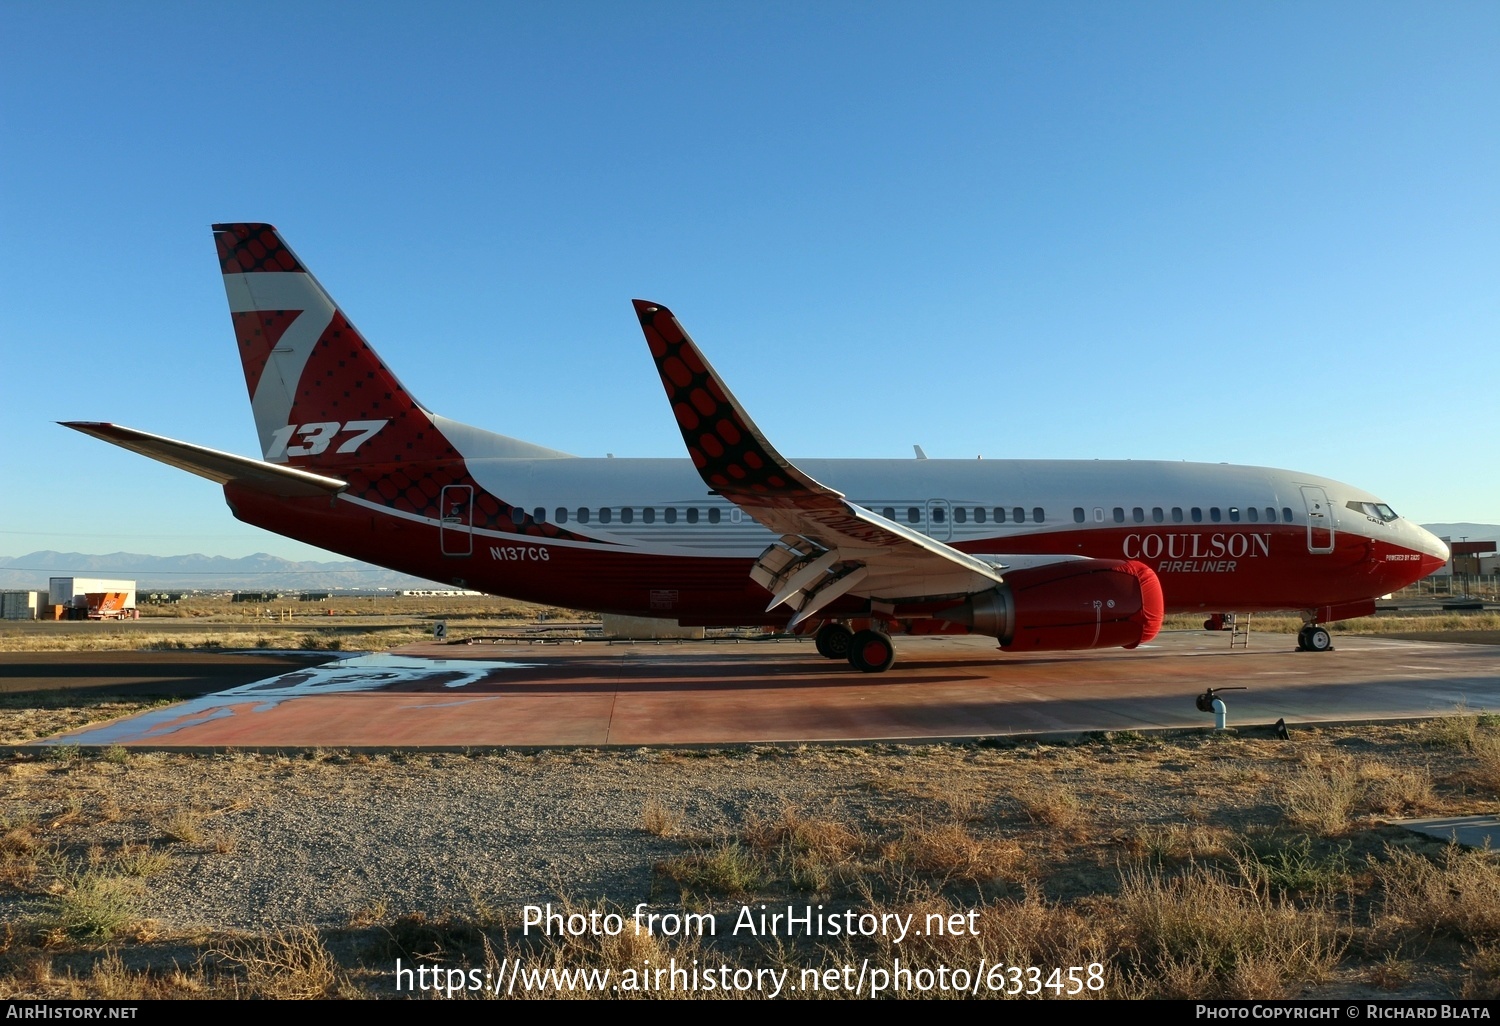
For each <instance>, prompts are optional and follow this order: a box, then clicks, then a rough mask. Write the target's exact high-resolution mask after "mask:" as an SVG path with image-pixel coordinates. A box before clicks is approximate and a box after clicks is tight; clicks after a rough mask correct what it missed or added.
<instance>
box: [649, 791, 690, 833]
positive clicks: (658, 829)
mask: <svg viewBox="0 0 1500 1026" xmlns="http://www.w3.org/2000/svg"><path fill="white" fill-rule="evenodd" d="M641 828H642V829H643V830H645V831H646V833H648V834H652V835H653V836H656V837H671V836H672V835H673V834H675V833H677V832H678V831H679V830H681V829H682V813H680V812H678V811H676V810H674V809H668V808H667V807H666V806H665V805H663V804H662V803H661V802H659V801H657V800H656V799H655V798H652V799H649V800H648V801H647V802H646V805H645V807H644V808H642V809H641Z"/></svg>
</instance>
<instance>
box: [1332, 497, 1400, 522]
mask: <svg viewBox="0 0 1500 1026" xmlns="http://www.w3.org/2000/svg"><path fill="white" fill-rule="evenodd" d="M1344 505H1346V506H1348V507H1349V508H1350V509H1352V510H1354V512H1356V513H1362V514H1364V515H1365V516H1367V517H1369V518H1370V519H1371V520H1374V521H1376V522H1377V523H1382V524H1389V523H1390V522H1391V521H1392V520H1395V519H1397V517H1396V511H1395V510H1393V509H1391V507H1389V506H1387V505H1386V504H1385V503H1383V502H1362V501H1361V500H1359V499H1350V500H1349V501H1348V502H1346V503H1344Z"/></svg>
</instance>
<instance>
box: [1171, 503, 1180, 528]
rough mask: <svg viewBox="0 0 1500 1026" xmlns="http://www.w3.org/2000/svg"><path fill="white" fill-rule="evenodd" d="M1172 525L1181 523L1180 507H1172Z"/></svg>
mask: <svg viewBox="0 0 1500 1026" xmlns="http://www.w3.org/2000/svg"><path fill="white" fill-rule="evenodd" d="M1172 523H1174V524H1180V523H1182V507H1181V506H1173V507H1172Z"/></svg>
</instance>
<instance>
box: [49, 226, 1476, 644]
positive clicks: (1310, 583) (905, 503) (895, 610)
mask: <svg viewBox="0 0 1500 1026" xmlns="http://www.w3.org/2000/svg"><path fill="white" fill-rule="evenodd" d="M213 231H214V241H215V243H216V245H217V248H218V258H219V264H220V267H221V269H222V271H223V275H224V289H225V292H226V293H227V294H228V297H229V311H230V317H231V320H232V321H233V325H234V335H235V339H236V342H237V344H238V346H239V352H240V358H241V360H242V362H243V366H244V371H245V385H246V388H247V389H248V391H249V395H250V405H251V408H252V410H253V412H254V416H255V426H256V430H257V432H258V433H259V436H260V444H261V453H262V457H263V458H262V459H258V460H257V459H252V458H248V457H244V456H236V455H233V454H230V453H225V452H220V451H217V450H213V449H207V448H204V447H202V446H197V445H191V444H189V443H186V442H179V441H174V440H172V439H169V438H163V437H161V436H159V435H153V434H148V433H146V432H144V431H137V430H134V429H132V428H127V427H121V426H119V425H115V424H106V423H97V422H71V423H69V424H68V425H67V426H68V427H72V428H76V429H77V430H79V431H83V432H85V433H87V434H90V435H94V436H96V437H98V438H102V439H105V440H106V441H109V442H113V443H115V444H116V445H120V446H123V447H124V448H127V449H131V450H133V451H135V452H139V453H143V454H144V455H147V456H150V457H152V458H154V459H157V460H160V461H162V462H163V463H168V464H171V465H172V466H175V467H179V468H181V469H183V470H187V471H189V472H191V473H194V474H197V475H199V476H201V477H206V478H208V479H209V480H211V481H215V482H217V483H218V484H220V485H221V486H223V489H224V496H225V498H226V499H227V500H228V502H229V507H230V509H231V510H232V511H233V512H234V515H235V516H236V517H238V518H239V519H241V520H243V521H246V522H247V523H251V524H255V525H257V526H259V527H263V528H266V529H267V530H270V531H275V532H276V533H278V534H282V535H285V536H287V537H289V538H296V539H298V540H301V541H304V542H308V543H310V544H313V545H317V546H320V547H321V548H325V549H329V550H332V551H334V552H340V553H343V554H345V555H347V556H350V557H353V558H356V559H362V560H367V561H369V562H371V563H377V564H379V565H381V566H385V567H390V568H391V569H393V570H399V571H402V572H404V573H408V574H414V575H416V576H418V577H425V578H428V579H431V580H434V581H444V582H449V583H452V584H455V585H459V586H461V587H464V588H472V589H477V590H481V591H485V592H489V593H492V594H496V595H506V596H509V597H512V598H517V599H523V600H527V601H532V602H539V603H545V604H549V605H559V606H568V607H572V608H575V609H587V610H594V611H597V612H604V613H620V614H626V615H631V616H644V617H656V618H662V619H668V620H675V621H677V622H679V623H681V624H684V625H688V626H699V625H701V626H731V625H733V626H738V625H754V624H774V625H780V626H783V627H789V628H791V629H793V630H797V631H803V632H815V633H816V638H817V649H818V651H819V653H820V654H822V655H824V656H826V657H828V658H836V659H847V660H848V661H849V662H850V663H851V664H852V665H853V666H854V667H856V668H857V669H860V670H864V671H866V672H879V671H883V670H886V669H888V668H889V667H890V666H891V664H892V662H893V660H894V657H895V650H894V648H893V646H892V643H891V636H892V635H894V634H901V633H908V634H954V633H979V634H984V635H988V636H990V637H993V638H996V639H998V641H999V643H1000V647H1001V648H1002V649H1005V650H1006V651H1012V652H1014V651H1036V650H1045V649H1086V648H1099V647H1113V646H1119V647H1124V648H1134V647H1135V646H1137V645H1140V644H1141V643H1143V642H1146V641H1149V640H1151V638H1153V637H1154V636H1155V635H1156V633H1157V631H1158V630H1159V629H1160V626H1161V621H1162V617H1163V615H1164V614H1166V613H1169V612H1204V613H1207V614H1210V615H1220V614H1224V613H1229V612H1237V613H1250V612H1262V611H1270V610H1296V611H1298V612H1300V613H1301V615H1302V618H1303V621H1304V623H1305V626H1304V628H1303V630H1302V632H1301V634H1300V635H1299V639H1298V644H1299V647H1301V648H1305V649H1311V650H1315V651H1316V650H1324V649H1327V648H1329V647H1330V645H1329V635H1328V632H1327V630H1326V629H1325V628H1324V627H1323V626H1322V625H1323V624H1326V623H1329V622H1333V621H1337V620H1342V619H1347V618H1350V617H1356V616H1364V615H1367V614H1369V613H1370V612H1372V611H1373V610H1374V608H1375V602H1374V600H1375V597H1376V596H1379V595H1383V594H1386V593H1388V592H1391V591H1394V590H1396V589H1398V588H1400V587H1403V586H1404V585H1407V584H1410V583H1411V582H1413V581H1415V580H1418V579H1419V578H1421V577H1424V576H1426V575H1427V574H1429V573H1431V572H1432V571H1433V570H1434V569H1436V568H1437V567H1439V566H1440V565H1442V563H1443V562H1444V561H1445V560H1446V559H1447V557H1448V550H1447V547H1446V546H1445V545H1444V544H1443V543H1442V542H1441V541H1439V540H1438V539H1437V538H1434V537H1433V536H1432V535H1431V534H1429V533H1428V532H1426V531H1424V530H1422V529H1421V528H1420V527H1418V526H1416V525H1415V524H1412V523H1409V522H1408V521H1406V520H1404V519H1402V518H1401V517H1399V516H1397V515H1396V513H1395V512H1394V511H1392V509H1391V507H1390V506H1388V505H1386V504H1385V503H1384V502H1382V501H1381V500H1380V499H1378V498H1377V497H1375V496H1373V495H1371V494H1369V493H1368V492H1365V491H1363V490H1361V489H1359V488H1355V487H1353V486H1351V485H1346V484H1341V483H1340V482H1338V481H1332V480H1328V479H1326V478H1322V477H1316V476H1314V475H1311V474H1303V473H1296V472H1293V471H1288V470H1273V469H1270V468H1266V467H1242V466H1229V465H1223V464H1216V465H1207V464H1193V463H1165V462H1161V463H1158V462H1141V461H1128V462H1109V461H1052V460H1045V461H1044V460H974V461H968V460H929V459H925V458H918V459H909V460H838V459H820V460H799V461H797V462H796V463H793V462H792V461H791V460H789V459H787V458H786V457H784V456H782V455H781V453H780V452H779V451H778V450H777V449H776V448H775V447H774V446H773V445H772V444H771V442H770V441H769V440H768V439H767V438H766V437H765V435H764V434H763V433H762V432H761V431H760V429H759V428H758V427H756V425H755V422H754V421H753V420H752V419H751V418H750V415H749V414H748V413H747V412H746V411H745V409H744V407H742V406H741V405H740V403H739V402H738V401H737V400H736V399H735V397H734V395H733V393H732V392H731V391H730V390H729V387H728V386H727V385H726V384H725V383H724V381H723V379H722V378H720V377H719V375H718V374H717V373H716V372H715V371H714V369H713V367H712V366H711V365H710V364H709V362H708V360H707V359H706V358H705V357H704V355H703V353H702V351H701V350H700V349H699V348H698V346H697V345H696V344H695V343H694V342H693V340H692V339H691V338H689V337H688V334H687V332H686V331H684V330H683V327H682V325H681V324H680V323H678V321H677V318H676V317H674V316H673V314H672V312H671V311H670V310H668V309H667V308H666V307H664V306H662V305H661V304H659V303H652V302H646V301H642V300H637V301H636V302H635V315H636V318H637V319H638V321H639V322H640V327H641V330H642V332H643V333H644V334H645V339H646V343H647V348H648V351H649V355H650V358H651V359H652V360H653V361H655V364H656V369H657V371H658V373H659V374H660V377H661V382H662V385H663V387H664V389H665V392H666V398H667V404H668V409H669V411H670V415H671V416H672V417H673V418H674V419H675V420H676V422H677V425H678V427H679V428H680V429H681V431H682V440H683V444H684V446H685V447H686V449H687V456H688V458H687V459H680V458H679V459H675V460H673V459H639V460H634V459H590V458H584V457H578V456H572V455H569V454H568V453H565V452H559V451H558V450H555V449H549V448H546V447H544V446H542V445H538V444H535V443H533V442H527V441H522V440H520V439H517V438H511V437H507V436H505V435H498V434H493V433H491V432H489V431H485V430H482V429H480V428H475V427H470V426H469V425H466V424H460V423H458V422H456V421H452V420H449V419H447V418H445V417H442V416H439V415H438V414H435V413H433V412H431V411H430V410H428V409H427V408H426V407H424V406H422V405H421V404H420V403H418V402H417V401H416V400H415V399H413V398H412V397H411V395H410V394H409V393H408V392H407V391H406V389H405V388H403V387H402V386H401V383H400V382H399V381H397V380H396V377H395V375H393V374H392V373H391V372H390V371H389V370H388V369H387V368H386V366H385V364H384V363H383V362H382V361H381V359H380V358H379V357H378V356H377V355H376V353H375V351H374V350H373V349H372V348H370V345H369V343H367V342H366V341H365V339H364V337H363V336H362V335H361V334H360V333H359V332H358V331H357V330H356V329H355V327H354V325H353V324H352V323H351V322H350V321H349V319H348V318H347V317H345V315H344V312H343V311H342V310H341V309H340V308H339V307H338V305H337V304H335V303H334V301H333V299H332V298H331V297H330V296H329V295H328V293H327V292H326V291H324V289H323V287H322V286H321V285H320V284H319V283H318V281H317V279H316V278H314V277H313V276H312V275H311V274H310V273H309V272H308V271H307V269H306V267H305V265H304V264H303V263H302V261H301V260H299V259H298V258H297V256H296V255H295V254H294V253H293V252H292V251H291V249H290V248H289V247H288V246H287V245H286V243H285V242H284V241H283V240H282V238H281V235H280V233H279V232H277V230H276V229H275V228H273V227H271V226H270V225H266V224H219V225H214V228H213Z"/></svg>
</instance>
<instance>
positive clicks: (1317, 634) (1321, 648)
mask: <svg viewBox="0 0 1500 1026" xmlns="http://www.w3.org/2000/svg"><path fill="white" fill-rule="evenodd" d="M1307 650H1308V651H1309V652H1332V651H1333V635H1331V634H1329V633H1328V629H1327V628H1326V627H1309V628H1308V629H1307Z"/></svg>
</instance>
